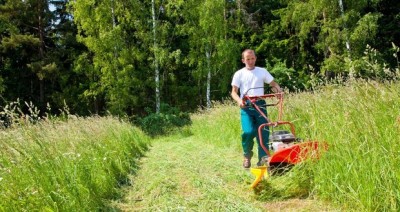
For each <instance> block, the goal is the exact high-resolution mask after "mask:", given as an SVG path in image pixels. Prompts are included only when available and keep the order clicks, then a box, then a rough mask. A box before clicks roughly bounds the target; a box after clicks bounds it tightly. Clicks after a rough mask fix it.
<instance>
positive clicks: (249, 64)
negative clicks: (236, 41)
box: [242, 51, 257, 70]
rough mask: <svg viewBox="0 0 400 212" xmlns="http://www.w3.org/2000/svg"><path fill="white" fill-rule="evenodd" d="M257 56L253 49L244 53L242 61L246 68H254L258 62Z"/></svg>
mask: <svg viewBox="0 0 400 212" xmlns="http://www.w3.org/2000/svg"><path fill="white" fill-rule="evenodd" d="M256 60H257V57H256V55H255V54H254V52H253V51H246V52H244V54H243V58H242V62H243V63H244V64H245V65H246V68H247V69H249V70H253V69H254V67H255V64H256Z"/></svg>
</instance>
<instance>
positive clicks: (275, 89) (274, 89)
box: [269, 81, 282, 93]
mask: <svg viewBox="0 0 400 212" xmlns="http://www.w3.org/2000/svg"><path fill="white" fill-rule="evenodd" d="M269 85H270V86H271V87H272V92H274V93H280V92H282V89H281V87H280V86H279V84H278V83H277V82H275V81H272V82H271V83H269Z"/></svg>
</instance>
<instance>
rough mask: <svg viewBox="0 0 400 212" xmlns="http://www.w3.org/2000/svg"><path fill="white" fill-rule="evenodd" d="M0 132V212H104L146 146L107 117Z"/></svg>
mask: <svg viewBox="0 0 400 212" xmlns="http://www.w3.org/2000/svg"><path fill="white" fill-rule="evenodd" d="M0 133H1V137H0V199H1V201H0V211H95V210H99V209H106V208H107V207H108V206H107V200H110V199H115V198H118V197H119V196H121V193H120V191H119V189H118V187H119V186H120V185H123V184H125V183H127V176H128V174H131V173H133V171H134V170H136V166H135V163H136V161H137V160H138V158H139V157H140V156H141V155H142V154H143V153H144V151H145V150H146V148H147V143H148V138H147V137H146V136H145V135H143V133H142V132H140V131H139V130H138V129H136V128H134V127H132V126H131V125H130V124H127V123H123V122H120V121H118V120H117V119H115V118H110V117H104V118H98V117H92V118H77V119H70V120H68V121H67V122H51V121H47V122H41V123H39V124H36V125H26V126H22V127H20V128H15V129H8V130H3V131H1V132H0Z"/></svg>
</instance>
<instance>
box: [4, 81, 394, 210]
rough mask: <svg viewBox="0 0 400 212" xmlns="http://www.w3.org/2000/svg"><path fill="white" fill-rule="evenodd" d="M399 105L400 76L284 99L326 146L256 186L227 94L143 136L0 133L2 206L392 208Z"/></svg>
mask: <svg viewBox="0 0 400 212" xmlns="http://www.w3.org/2000/svg"><path fill="white" fill-rule="evenodd" d="M398 102H400V84H398V83H397V84H390V83H386V84H382V83H375V82H351V83H349V84H346V85H330V86H325V87H321V88H319V89H315V90H314V91H313V92H308V93H291V94H287V95H285V105H284V106H285V107H284V108H285V114H284V120H290V121H292V122H293V123H294V124H295V125H296V130H297V135H298V136H299V137H301V138H303V139H304V140H318V141H323V142H326V143H327V144H328V146H329V148H328V151H327V152H325V153H324V154H323V156H322V157H321V158H320V160H318V161H317V162H312V163H311V162H309V163H304V164H301V165H299V166H296V167H295V168H294V169H293V170H292V171H291V172H289V173H288V174H286V175H284V176H274V177H271V178H269V179H268V180H266V181H263V182H262V183H261V184H260V186H259V187H258V188H257V189H256V190H252V189H250V187H249V186H250V184H251V182H252V181H253V179H254V177H253V176H252V175H251V174H250V173H249V172H248V171H246V170H244V169H243V168H242V167H241V163H242V156H241V155H242V154H241V146H240V134H241V129H240V120H239V110H238V108H237V106H236V105H234V104H233V103H232V102H231V101H230V100H227V101H226V102H225V103H215V104H214V107H213V108H212V109H211V110H205V111H199V112H198V113H196V114H193V115H192V117H191V118H192V122H193V124H192V125H191V126H187V127H185V128H181V129H179V130H178V132H177V133H174V134H171V135H169V136H164V137H159V138H156V139H154V140H152V141H151V142H150V140H149V138H148V137H147V136H145V135H143V133H142V132H140V131H139V130H138V129H137V128H135V127H132V126H131V125H130V124H128V123H124V122H121V121H119V120H117V119H114V118H109V117H105V118H95V117H93V118H78V119H76V120H75V119H73V120H69V121H68V122H55V123H54V122H49V123H48V122H45V123H41V124H36V125H32V126H25V127H22V128H18V129H11V130H4V131H2V132H1V137H0V142H1V143H0V153H1V156H0V198H1V202H0V211H20V210H26V211H28V210H29V211H31V210H39V211H43V210H48V211H76V210H78V211H93V210H116V211H118V210H122V211H210V210H213V211H398V210H399V208H400V202H399V201H400V189H399V187H400V168H399V166H398V164H399V162H400V161H399V160H400V159H399V158H400V157H399V156H398V155H399V153H400V143H399V139H400V105H399V104H398ZM269 111H270V112H269V114H270V116H271V117H274V116H275V115H276V111H275V110H274V109H273V108H271V109H270V110H269ZM147 148H149V149H147ZM139 158H141V159H140V160H138V159H139ZM255 162H256V161H255V158H254V159H253V164H254V163H255ZM128 177H129V179H130V180H128Z"/></svg>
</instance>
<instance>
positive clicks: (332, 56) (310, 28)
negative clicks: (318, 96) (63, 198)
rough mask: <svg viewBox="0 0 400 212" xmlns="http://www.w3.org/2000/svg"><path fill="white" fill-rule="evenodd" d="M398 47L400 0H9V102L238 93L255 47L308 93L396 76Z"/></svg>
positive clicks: (80, 105) (86, 104) (147, 103)
mask: <svg viewBox="0 0 400 212" xmlns="http://www.w3.org/2000/svg"><path fill="white" fill-rule="evenodd" d="M399 45H400V2H399V1H396V0H362V1H349V0H302V1H299V0H259V1H254V0H226V1H223V0H213V1H210V0H200V1H194V0H187V1H183V0H151V1H150V0H146V1H138V0H130V1H125V0H124V1H121V0H108V1H105V0H100V1H93V0H76V1H68V0H51V1H44V0H26V1H17V0H0V95H1V97H2V98H1V103H2V105H3V107H4V105H6V104H8V103H10V102H13V101H25V102H32V103H33V104H35V105H37V106H38V107H39V108H40V110H41V111H42V112H44V111H45V110H46V108H48V107H49V105H51V108H52V109H51V110H53V112H57V111H59V109H60V108H63V107H65V105H68V107H69V108H70V110H71V112H73V113H77V114H79V115H90V114H105V113H111V114H115V115H128V116H143V115H146V114H148V113H151V112H155V110H156V104H157V102H159V101H160V102H161V105H169V106H172V107H176V108H179V109H180V110H182V111H192V110H195V109H197V108H198V107H206V106H208V107H209V106H210V105H211V103H212V101H219V100H223V99H225V98H227V97H228V96H229V91H230V89H231V87H230V82H231V77H232V75H233V73H234V72H235V71H236V70H238V69H239V68H241V66H242V64H241V61H240V59H241V51H243V50H244V49H247V48H251V49H254V50H255V51H256V54H257V56H258V61H257V65H258V66H263V67H266V68H267V69H268V70H269V71H270V72H271V73H272V74H273V75H274V77H275V78H276V81H278V82H279V83H280V84H281V85H282V86H283V87H285V88H286V89H289V90H307V89H312V87H313V85H314V83H315V82H316V81H323V80H326V79H331V78H335V77H338V76H340V77H344V78H354V77H361V78H374V79H377V80H385V79H394V77H393V76H396V77H398V76H399V74H398V72H399V59H398V57H399V47H398V46H399ZM396 74H397V75H396ZM157 80H158V81H157ZM156 91H157V92H159V97H158V98H159V99H157V98H156V93H157V92H156Z"/></svg>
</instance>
